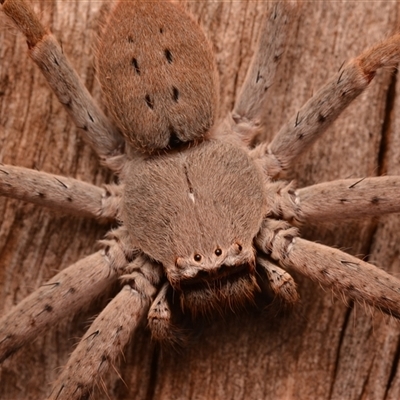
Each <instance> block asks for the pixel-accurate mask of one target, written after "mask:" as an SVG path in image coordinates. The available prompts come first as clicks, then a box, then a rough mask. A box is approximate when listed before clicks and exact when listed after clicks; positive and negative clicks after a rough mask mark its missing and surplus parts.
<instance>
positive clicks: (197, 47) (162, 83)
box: [98, 0, 218, 152]
mask: <svg viewBox="0 0 400 400" xmlns="http://www.w3.org/2000/svg"><path fill="white" fill-rule="evenodd" d="M98 70H99V79H100V82H101V84H102V87H103V91H104V94H105V97H106V99H107V102H108V105H109V110H110V111H111V112H112V113H113V116H114V118H115V120H116V122H117V123H118V125H119V127H120V129H121V130H122V133H123V134H124V136H125V138H126V139H127V141H128V142H129V143H130V144H131V145H133V146H134V147H135V148H137V149H139V150H141V151H145V152H152V151H154V150H159V149H164V148H166V147H168V146H169V147H173V146H175V145H176V144H179V143H181V142H188V141H193V140H195V139H200V138H203V137H204V136H205V135H206V133H207V132H208V131H209V130H210V128H211V127H212V125H213V122H214V116H215V113H216V107H217V97H218V89H217V82H218V79H217V72H216V67H215V62H214V56H213V54H212V51H211V47H210V45H209V43H208V41H207V40H206V38H205V36H204V33H203V32H202V31H201V29H200V28H199V26H197V24H196V23H195V22H194V21H193V20H192V18H191V17H190V16H189V15H188V14H186V13H185V12H184V11H183V10H182V9H181V8H180V7H178V6H176V5H173V4H171V3H169V2H166V1H162V2H145V1H140V0H137V1H120V2H119V3H118V4H117V5H116V6H115V7H114V9H113V12H112V14H111V16H110V18H109V21H108V25H107V27H106V29H105V30H104V33H103V37H102V40H101V45H100V47H99V51H98Z"/></svg>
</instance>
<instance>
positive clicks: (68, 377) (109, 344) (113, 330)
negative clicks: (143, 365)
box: [49, 257, 162, 400]
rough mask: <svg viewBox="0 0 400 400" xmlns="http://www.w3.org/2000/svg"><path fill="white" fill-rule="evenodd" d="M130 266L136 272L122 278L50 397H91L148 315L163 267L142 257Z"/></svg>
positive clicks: (72, 356)
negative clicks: (119, 286)
mask: <svg viewBox="0 0 400 400" xmlns="http://www.w3.org/2000/svg"><path fill="white" fill-rule="evenodd" d="M130 267H133V269H134V272H132V273H130V274H128V275H124V276H123V277H122V279H123V281H124V282H125V283H126V284H125V285H124V287H123V288H122V290H121V291H120V292H119V294H118V295H117V296H116V297H115V298H114V299H113V300H112V301H111V302H110V303H109V304H108V305H107V307H106V308H105V309H104V310H103V311H102V312H101V313H100V315H99V316H98V317H97V318H96V319H95V321H94V322H93V324H92V325H91V327H90V328H89V330H88V331H87V332H86V334H85V335H84V336H83V338H82V340H81V341H80V342H79V344H78V346H77V347H76V349H75V350H74V352H73V353H72V355H71V357H70V359H69V360H68V363H67V365H66V366H65V368H64V369H63V371H62V373H61V375H60V376H59V377H58V379H57V381H56V383H55V384H54V386H53V389H52V392H51V394H50V396H49V399H57V400H62V399H68V400H73V399H77V400H78V399H83V398H88V396H89V395H90V393H91V392H92V390H93V387H94V386H95V385H96V383H98V382H100V381H101V378H102V377H103V376H104V375H105V374H106V373H107V371H108V370H109V369H110V367H113V366H114V364H115V363H116V362H117V359H118V357H119V356H120V355H121V354H122V351H123V349H124V347H125V346H126V344H127V343H128V341H129V339H130V337H131V336H132V333H133V332H134V330H135V329H136V328H137V326H138V324H139V323H140V322H141V320H142V318H143V317H144V316H145V315H146V313H147V310H148V309H149V306H150V303H151V301H152V300H153V299H154V297H155V294H156V292H157V285H158V284H159V281H160V278H161V276H162V270H161V267H159V268H157V266H156V265H155V264H153V263H151V262H150V261H148V260H147V259H145V258H142V257H138V258H137V259H136V260H135V261H134V262H133V263H132V265H131V266H130ZM128 268H129V267H128Z"/></svg>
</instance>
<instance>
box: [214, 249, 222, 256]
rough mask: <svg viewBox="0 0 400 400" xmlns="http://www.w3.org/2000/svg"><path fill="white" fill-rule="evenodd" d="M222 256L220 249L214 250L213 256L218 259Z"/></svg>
mask: <svg viewBox="0 0 400 400" xmlns="http://www.w3.org/2000/svg"><path fill="white" fill-rule="evenodd" d="M221 254H222V250H221V249H220V248H218V249H215V255H216V256H217V257H219V256H220V255H221Z"/></svg>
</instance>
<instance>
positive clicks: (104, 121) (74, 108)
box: [0, 0, 124, 172]
mask: <svg viewBox="0 0 400 400" xmlns="http://www.w3.org/2000/svg"><path fill="white" fill-rule="evenodd" d="M0 4H2V10H3V11H4V13H5V14H6V15H7V16H8V17H9V18H11V19H12V20H13V21H14V22H15V24H16V25H17V27H18V28H19V29H20V31H21V32H22V33H23V34H24V35H25V36H26V38H27V43H28V47H29V55H30V57H31V58H32V60H33V61H34V62H35V63H36V64H37V65H38V66H39V68H40V69H41V71H42V73H43V75H44V76H45V78H46V79H47V81H48V83H49V85H50V87H51V88H52V90H53V91H54V93H55V94H56V96H57V98H58V100H59V101H60V103H61V104H63V105H64V107H65V109H66V110H67V112H68V114H69V115H70V117H71V118H72V120H73V121H74V123H75V124H76V126H78V127H79V128H81V129H82V130H83V131H84V133H85V134H84V136H85V139H86V141H87V142H88V143H89V144H90V145H91V146H92V148H93V149H94V150H95V151H96V152H97V154H98V155H99V157H100V159H101V160H102V162H103V163H104V164H106V165H107V166H108V167H110V168H111V169H112V170H114V171H116V172H118V171H119V169H120V161H121V160H120V158H121V157H118V156H121V154H122V151H123V146H124V141H123V139H122V137H121V135H120V134H119V132H118V130H117V128H116V127H115V126H114V125H113V124H112V123H111V122H110V121H109V120H108V118H107V117H106V116H105V115H104V114H103V112H102V111H101V110H100V108H99V107H98V106H97V105H96V103H95V102H94V100H93V98H92V97H91V95H90V93H89V92H88V90H87V89H86V87H85V86H84V84H83V83H82V82H81V80H80V79H79V77H78V75H77V73H76V72H75V70H74V69H73V68H72V66H71V65H70V63H69V61H68V59H67V58H66V57H65V55H64V53H63V50H62V48H61V47H60V45H59V44H58V43H57V41H56V39H55V38H54V36H53V35H52V34H51V33H50V32H49V31H48V30H47V29H45V28H44V27H43V25H42V24H41V23H40V21H39V19H38V17H37V16H36V14H35V13H34V11H33V10H32V8H31V6H30V5H29V4H28V3H27V2H26V1H24V0H0Z"/></svg>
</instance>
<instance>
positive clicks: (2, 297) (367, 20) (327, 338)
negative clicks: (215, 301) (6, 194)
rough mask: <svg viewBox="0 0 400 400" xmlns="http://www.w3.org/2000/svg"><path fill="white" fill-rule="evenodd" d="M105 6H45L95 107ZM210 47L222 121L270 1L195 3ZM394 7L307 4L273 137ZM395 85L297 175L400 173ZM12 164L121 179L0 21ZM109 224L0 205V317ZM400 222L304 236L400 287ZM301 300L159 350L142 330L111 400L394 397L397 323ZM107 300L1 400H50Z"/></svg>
mask: <svg viewBox="0 0 400 400" xmlns="http://www.w3.org/2000/svg"><path fill="white" fill-rule="evenodd" d="M108 3H109V2H108V1H105V0H87V1H61V0H58V1H55V0H51V1H48V0H40V1H35V2H34V4H35V8H36V9H37V11H38V12H39V13H40V15H41V18H42V20H43V22H44V23H45V24H47V25H48V26H50V27H51V29H52V30H53V32H54V33H55V34H56V36H57V37H58V38H59V40H60V41H61V42H62V45H63V48H64V51H65V53H66V54H68V55H69V57H70V59H71V61H72V62H73V64H74V65H75V67H76V68H77V70H78V72H79V74H80V76H81V77H82V78H83V80H84V81H85V83H86V85H87V87H88V88H89V90H90V91H91V93H93V95H94V97H95V98H97V99H99V101H101V96H100V90H99V85H98V82H97V81H96V78H95V72H94V62H93V53H94V51H93V50H94V47H95V42H96V35H97V34H98V31H99V25H100V24H101V23H102V21H104V17H105V14H106V12H107V8H108ZM187 7H188V8H189V9H190V10H191V12H193V14H194V15H195V17H196V19H198V20H199V21H200V23H201V24H202V26H203V27H204V29H205V31H206V32H207V34H208V36H209V38H210V39H211V41H212V43H213V45H214V50H215V53H216V57H217V62H218V68H219V72H220V75H221V82H220V83H221V104H220V108H221V109H220V111H221V115H223V114H224V113H226V112H227V111H228V110H229V109H230V108H231V107H232V105H233V99H234V96H235V94H236V93H237V91H238V89H239V88H240V84H241V82H242V81H243V79H244V75H245V73H246V68H247V66H248V63H249V60H250V57H251V54H252V51H253V49H254V45H255V40H256V36H257V32H258V29H259V26H260V22H261V20H262V15H263V13H264V12H265V11H266V10H267V9H269V8H270V7H271V3H268V2H266V1H258V2H257V1H249V2H247V1H228V0H226V1H223V2H213V1H208V0H207V1H202V2H199V3H195V2H188V3H187ZM398 13H399V4H397V3H396V2H387V1H373V2H340V1H339V2H332V3H323V2H306V3H305V4H303V5H302V7H301V11H300V12H299V15H298V17H297V19H296V21H295V34H294V35H293V37H292V38H291V42H290V45H289V48H288V50H287V52H286V53H285V55H284V57H283V60H282V65H281V68H280V71H279V73H278V76H277V79H276V83H275V84H274V86H273V88H272V89H271V93H270V102H269V104H268V106H267V108H266V110H265V117H266V122H265V124H266V133H265V139H266V140H268V139H270V138H271V137H273V135H274V134H275V132H277V130H278V129H279V127H280V125H281V124H282V123H283V121H285V120H287V119H288V118H289V117H291V116H292V115H293V114H294V113H296V111H297V109H298V108H299V107H300V106H301V105H302V104H303V103H304V102H305V100H307V99H308V98H309V97H310V96H311V95H312V93H313V92H315V91H316V90H317V89H318V88H319V86H320V85H321V84H322V83H323V82H324V81H325V80H327V79H328V78H329V77H330V76H331V74H333V73H334V72H336V71H337V70H338V69H339V67H340V66H341V64H342V63H343V62H344V61H345V60H347V59H348V58H350V57H352V56H355V55H357V54H358V53H359V52H360V51H361V50H362V49H363V48H365V47H367V46H369V45H371V44H373V43H374V42H375V41H377V40H379V39H382V38H383V37H385V36H386V35H387V34H388V33H389V32H390V31H392V30H393V29H394V27H395V26H396V25H398V24H399V15H398ZM398 93H399V88H398V84H397V79H396V74H394V73H391V72H389V71H381V72H379V73H378V75H377V77H376V79H375V80H374V81H373V83H372V84H371V86H370V88H369V89H368V90H367V92H366V93H364V94H363V95H362V96H361V97H360V98H359V99H357V100H356V102H355V103H354V104H353V105H352V106H351V107H350V108H349V109H348V110H346V111H345V113H344V114H343V115H342V116H341V117H340V120H338V121H337V122H336V123H335V124H334V126H332V128H331V129H330V130H329V131H328V132H326V134H325V136H324V137H323V138H322V139H321V140H320V141H319V142H318V143H317V144H316V145H315V146H314V147H313V148H312V149H311V150H310V151H309V152H307V154H305V155H304V156H302V158H301V159H300V160H298V163H297V165H296V167H295V169H294V171H293V172H292V173H291V174H290V176H289V178H290V179H292V178H295V179H296V180H297V182H298V184H299V185H300V186H303V185H306V184H311V183H317V182H321V181H324V180H332V179H335V178H347V177H363V176H366V175H379V174H396V173H397V174H400V126H399V124H400V112H399V111H400V110H399V101H400V98H398ZM0 162H3V163H8V164H14V165H21V166H25V167H29V168H35V169H38V170H43V171H47V172H51V173H57V174H64V175H68V176H72V177H75V178H80V179H83V180H86V181H88V182H92V183H96V184H101V183H103V182H109V181H111V180H112V176H111V175H110V174H109V173H108V172H107V171H105V170H104V169H103V168H101V167H100V166H99V163H98V161H97V159H96V156H95V154H94V153H93V152H92V151H91V150H90V149H89V148H88V146H86V145H85V144H84V142H83V140H82V139H81V137H80V136H79V132H78V131H77V130H76V129H75V128H74V127H73V126H72V123H71V122H70V121H69V120H68V118H67V116H66V113H65V112H64V110H63V109H62V107H61V106H60V105H59V104H58V103H57V100H56V99H55V98H54V96H53V95H52V94H50V91H49V89H48V87H47V85H46V83H45V81H44V78H43V77H42V76H41V75H40V73H39V71H38V69H37V68H36V67H35V66H34V65H33V64H32V63H31V62H30V60H28V58H27V55H26V44H25V40H24V38H23V37H22V35H21V34H19V33H17V31H16V29H14V28H13V27H12V26H11V24H9V23H8V22H7V21H6V19H5V17H4V16H2V17H1V19H0ZM106 230H107V227H106V226H99V225H98V224H96V223H95V222H93V221H86V220H81V219H78V218H73V217H70V216H67V215H63V214H62V213H61V214H59V215H56V214H55V213H54V212H52V211H49V210H46V209H41V208H39V207H36V206H33V205H31V204H25V203H22V202H19V201H14V200H10V199H5V198H0V308H1V309H2V311H0V312H2V313H4V312H6V311H8V310H9V309H10V308H11V307H12V306H13V305H15V304H16V303H18V302H19V301H20V300H22V299H23V298H24V297H25V296H26V295H27V294H28V293H30V292H31V291H32V290H34V289H35V288H37V287H38V286H39V285H40V284H41V283H43V282H44V281H46V280H47V279H48V278H50V277H51V276H52V275H54V274H55V272H56V271H58V270H60V269H62V268H65V267H66V266H67V265H69V264H70V263H72V262H73V261H75V260H77V259H79V258H81V257H83V256H84V255H87V254H90V253H91V252H92V251H93V249H94V248H95V243H96V240H98V239H100V238H101V237H102V236H103V235H104V233H105V232H106ZM399 231H400V219H399V217H398V216H390V217H385V218H382V219H379V220H377V219H376V220H367V221H361V222H360V221H359V222H351V221H348V223H346V224H343V225H341V226H337V225H335V224H332V225H330V226H327V227H316V226H314V227H304V229H303V230H302V234H303V236H305V237H307V238H310V239H313V240H317V241H319V242H322V243H326V244H329V245H334V246H336V247H339V248H342V249H346V250H347V251H349V252H350V253H352V254H356V255H367V259H368V260H369V261H370V262H373V263H376V264H378V265H380V266H382V267H384V268H385V269H386V270H388V271H391V272H392V273H394V274H396V275H399V273H400V263H399V247H398V246H399V245H398V242H399V239H400V233H399ZM295 278H296V280H297V282H298V284H299V291H300V294H301V303H300V304H299V305H298V306H297V307H296V308H295V309H294V310H293V311H292V312H289V313H288V312H287V313H285V314H283V313H279V312H278V311H277V310H272V311H273V312H271V311H267V312H259V311H255V310H251V309H249V310H247V311H246V312H245V313H243V314H241V315H236V316H227V317H225V319H223V320H218V321H214V322H212V323H211V322H210V323H207V324H203V325H202V326H199V327H198V330H197V331H196V332H195V334H194V337H193V340H192V342H191V345H190V346H189V347H188V348H186V349H184V350H182V351H181V352H179V353H168V352H162V351H160V350H159V348H158V347H157V346H155V345H154V344H153V343H152V342H151V341H150V339H149V335H148V332H147V331H146V329H145V327H143V328H142V329H141V330H139V331H138V332H137V334H135V335H134V337H133V338H132V341H131V344H130V346H129V347H128V348H127V349H126V350H125V353H124V357H122V360H121V366H120V368H119V371H120V375H121V378H122V379H121V378H119V377H118V375H117V374H116V373H115V372H113V373H112V374H110V375H109V377H108V378H107V380H106V382H105V385H106V388H107V389H106V391H107V394H105V392H104V389H102V388H100V389H99V390H98V392H96V396H95V397H96V398H98V399H103V398H104V399H106V398H110V399H119V400H123V399H133V398H135V399H146V400H147V399H196V400H200V399H397V398H399V396H400V370H399V354H400V352H399V349H400V346H399V333H400V327H399V323H398V322H396V321H394V320H390V319H389V318H388V317H386V316H384V315H382V314H381V313H380V312H379V311H375V312H373V311H371V310H369V309H365V308H364V306H363V305H358V304H356V305H354V304H352V303H351V302H349V303H348V305H347V306H346V305H344V304H343V303H342V302H341V301H340V300H337V299H334V298H333V296H332V293H331V292H330V291H329V290H323V289H321V288H320V287H319V286H318V285H316V284H313V283H311V282H309V281H306V280H305V279H303V278H301V277H299V276H295ZM108 296H109V294H107V295H105V296H104V298H103V299H98V300H97V302H95V304H94V305H93V306H92V307H91V308H90V309H89V310H85V311H84V312H81V313H80V314H79V315H77V316H75V317H74V318H72V319H68V320H64V321H62V322H61V323H60V325H59V326H58V327H51V328H50V329H49V330H48V332H47V333H46V334H44V335H42V336H41V337H39V338H37V340H36V341H35V342H34V343H31V344H29V345H28V346H26V347H24V348H23V349H21V350H20V351H19V352H18V353H17V354H16V355H14V356H13V357H12V358H10V359H9V360H7V361H6V362H4V364H3V365H2V366H1V367H0V398H1V399H7V400H9V399H10V400H11V399H12V400H16V399H24V400H28V399H39V398H42V397H44V396H45V394H46V393H48V391H49V384H50V383H51V382H52V381H54V379H55V377H56V375H57V373H58V371H59V368H60V367H61V366H62V365H64V364H65V362H66V360H67V358H68V356H69V353H70V352H71V350H72V348H73V347H74V345H75V344H76V342H77V341H78V340H79V337H80V336H81V335H82V334H83V332H84V331H85V329H86V328H87V326H88V324H89V323H90V320H91V318H92V317H93V316H94V315H95V314H96V313H98V312H99V310H100V309H101V307H102V306H104V304H105V302H106V301H107V299H108Z"/></svg>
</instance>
